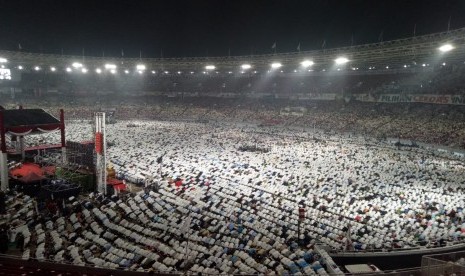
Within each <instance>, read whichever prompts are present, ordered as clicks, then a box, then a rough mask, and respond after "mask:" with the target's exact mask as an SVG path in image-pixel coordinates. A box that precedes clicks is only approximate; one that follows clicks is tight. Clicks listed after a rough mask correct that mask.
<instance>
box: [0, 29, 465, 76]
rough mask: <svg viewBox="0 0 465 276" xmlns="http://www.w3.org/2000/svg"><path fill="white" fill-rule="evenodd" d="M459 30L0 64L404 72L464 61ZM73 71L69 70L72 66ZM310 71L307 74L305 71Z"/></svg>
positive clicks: (3, 57)
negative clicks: (205, 53) (240, 52)
mask: <svg viewBox="0 0 465 276" xmlns="http://www.w3.org/2000/svg"><path fill="white" fill-rule="evenodd" d="M464 56H465V28H461V29H457V30H452V31H448V32H442V33H435V34H429V35H423V36H416V37H411V38H406V39H399V40H392V41H385V42H379V43H372V44H365V45H357V46H351V47H342V48H333V49H323V50H314V51H303V52H291V53H277V54H268V55H250V56H227V57H184V58H122V57H90V56H68V55H54V54H37V53H26V52H20V51H2V50H0V62H2V61H3V62H4V63H6V64H7V65H8V68H10V69H19V70H34V69H37V70H41V69H43V70H44V71H45V70H47V71H50V69H51V67H53V68H55V69H54V70H52V71H55V70H66V68H70V69H78V70H80V71H82V72H88V71H89V72H96V71H100V70H101V72H107V71H111V70H115V71H116V70H118V72H122V71H121V70H127V71H144V70H157V71H159V70H162V71H164V70H167V71H183V72H186V70H188V71H189V72H190V71H195V72H199V71H208V70H210V71H220V72H228V71H231V72H240V71H242V70H258V71H263V70H272V69H277V68H279V67H281V66H282V70H285V71H290V70H302V68H303V67H304V68H305V69H307V70H305V72H307V71H308V70H314V71H322V70H324V71H331V70H360V71H368V70H370V69H380V68H383V69H385V68H387V67H388V68H390V69H391V68H392V69H396V68H398V69H400V68H408V67H415V66H422V65H423V64H431V65H435V64H439V63H444V62H447V63H457V62H461V63H462V62H464ZM73 66H74V67H73ZM310 68H311V69H310Z"/></svg>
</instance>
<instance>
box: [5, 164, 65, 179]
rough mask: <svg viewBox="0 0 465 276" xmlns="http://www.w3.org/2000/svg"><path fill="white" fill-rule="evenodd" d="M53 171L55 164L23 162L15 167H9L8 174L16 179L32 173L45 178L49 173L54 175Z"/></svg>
mask: <svg viewBox="0 0 465 276" xmlns="http://www.w3.org/2000/svg"><path fill="white" fill-rule="evenodd" d="M55 171H56V167H55V166H49V167H40V166H39V165H38V164H35V163H24V164H21V165H19V166H18V167H16V168H13V169H11V170H10V172H9V174H10V175H11V176H12V177H13V178H16V179H21V178H23V177H26V176H28V175H32V174H34V175H37V176H39V177H42V178H45V177H46V176H49V175H55Z"/></svg>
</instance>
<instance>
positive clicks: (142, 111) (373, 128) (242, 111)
mask: <svg viewBox="0 0 465 276" xmlns="http://www.w3.org/2000/svg"><path fill="white" fill-rule="evenodd" d="M125 99H126V101H123V102H121V101H118V100H117V99H111V98H103V99H91V100H89V101H85V100H83V101H79V100H75V101H74V100H73V101H64V102H60V101H58V102H42V101H39V102H36V103H34V101H33V100H31V101H28V102H26V103H25V105H26V106H27V107H42V108H46V109H47V110H50V112H52V113H53V114H57V112H58V109H59V108H64V109H65V110H66V111H65V112H66V118H68V119H86V120H90V119H92V116H93V113H94V112H96V111H99V110H101V109H102V108H106V107H114V108H116V112H115V118H116V119H118V120H121V119H122V120H128V119H151V120H194V121H195V120H197V121H215V122H225V121H235V122H251V123H261V122H266V121H278V122H280V124H282V125H284V126H292V127H294V126H296V127H312V126H313V127H316V128H317V129H322V130H330V131H336V132H340V133H341V132H353V133H359V134H364V135H366V136H369V137H377V138H387V137H392V138H400V139H409V140H414V141H417V142H425V143H429V144H438V145H446V146H451V147H456V148H463V147H465V144H464V142H463V141H464V140H465V130H464V129H465V128H464V124H465V123H464V117H465V110H464V108H463V107H462V106H447V105H431V104H373V103H357V102H353V103H349V104H345V103H341V102H328V101H326V102H300V103H299V102H292V101H276V100H250V99H249V100H245V99H215V98H189V99H184V100H181V99H171V100H166V99H161V98H157V97H144V98H140V99H138V98H125ZM107 100H108V102H106V101H107ZM285 106H301V107H304V108H306V111H305V112H304V113H303V114H302V116H297V117H296V116H288V115H283V114H281V110H282V109H283V108H284V107H285Z"/></svg>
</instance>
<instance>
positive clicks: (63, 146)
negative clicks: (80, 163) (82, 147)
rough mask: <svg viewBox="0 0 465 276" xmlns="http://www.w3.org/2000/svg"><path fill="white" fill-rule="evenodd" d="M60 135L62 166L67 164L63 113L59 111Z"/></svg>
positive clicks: (61, 110)
mask: <svg viewBox="0 0 465 276" xmlns="http://www.w3.org/2000/svg"><path fill="white" fill-rule="evenodd" d="M60 135H61V156H62V158H63V164H66V163H68V159H67V158H66V135H65V112H64V111H63V109H60Z"/></svg>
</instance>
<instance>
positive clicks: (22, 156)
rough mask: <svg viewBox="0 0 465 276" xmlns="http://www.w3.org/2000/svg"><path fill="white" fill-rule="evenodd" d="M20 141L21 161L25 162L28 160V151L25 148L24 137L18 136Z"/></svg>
mask: <svg viewBox="0 0 465 276" xmlns="http://www.w3.org/2000/svg"><path fill="white" fill-rule="evenodd" d="M18 139H19V141H18V142H19V150H20V151H21V161H23V162H24V160H25V159H26V151H25V147H24V136H18Z"/></svg>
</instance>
